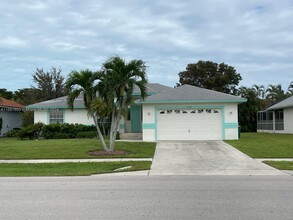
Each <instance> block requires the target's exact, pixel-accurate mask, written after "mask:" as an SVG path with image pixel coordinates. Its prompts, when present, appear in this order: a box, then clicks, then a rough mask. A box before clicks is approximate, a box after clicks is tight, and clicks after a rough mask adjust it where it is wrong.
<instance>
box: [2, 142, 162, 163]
mask: <svg viewBox="0 0 293 220" xmlns="http://www.w3.org/2000/svg"><path fill="white" fill-rule="evenodd" d="M155 147H156V144H155V143H151V142H117V143H116V147H115V150H125V151H128V152H129V154H126V155H112V156H99V157H98V158H153V156H154V152H155ZM93 150H102V146H101V143H100V141H99V140H98V139H58V140H23V141H22V140H18V139H16V138H0V159H1V160H13V159H15V160H16V159H19V160H21V159H88V158H97V157H95V156H90V155H88V152H89V151H93Z"/></svg>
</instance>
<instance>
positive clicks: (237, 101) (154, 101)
mask: <svg viewBox="0 0 293 220" xmlns="http://www.w3.org/2000/svg"><path fill="white" fill-rule="evenodd" d="M246 101H247V99H235V100H234V99H233V100H146V101H141V100H137V101H136V102H135V103H137V104H139V103H141V104H165V103H243V102H246Z"/></svg>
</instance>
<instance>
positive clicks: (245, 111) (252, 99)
mask: <svg viewBox="0 0 293 220" xmlns="http://www.w3.org/2000/svg"><path fill="white" fill-rule="evenodd" d="M239 95H240V96H241V97H243V98H246V99H247V102H244V103H241V104H240V105H239V107H238V109H239V114H238V116H239V124H240V125H241V131H244V132H255V131H256V130H257V112H258V111H260V110H262V109H263V107H264V100H262V99H260V98H259V97H258V92H257V91H256V90H255V87H254V86H253V87H252V88H248V87H244V86H242V87H240V88H239Z"/></svg>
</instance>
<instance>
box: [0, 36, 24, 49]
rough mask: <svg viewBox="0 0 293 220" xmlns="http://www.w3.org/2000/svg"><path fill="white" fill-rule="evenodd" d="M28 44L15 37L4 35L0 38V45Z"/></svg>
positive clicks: (19, 45) (7, 46) (17, 45)
mask: <svg viewBox="0 0 293 220" xmlns="http://www.w3.org/2000/svg"><path fill="white" fill-rule="evenodd" d="M26 46H28V43H27V41H25V40H22V39H20V38H17V37H11V36H8V37H4V38H3V39H1V40H0V47H6V48H9V47H26Z"/></svg>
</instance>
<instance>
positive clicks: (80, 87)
mask: <svg viewBox="0 0 293 220" xmlns="http://www.w3.org/2000/svg"><path fill="white" fill-rule="evenodd" d="M100 79H101V73H100V72H92V71H90V70H88V69H86V70H81V71H79V72H78V71H72V72H71V73H70V74H69V77H68V79H67V81H66V90H67V91H68V97H67V103H68V106H69V107H70V108H71V109H72V110H73V108H74V106H73V104H74V100H75V99H76V98H77V97H78V96H79V95H82V96H83V100H84V105H85V108H86V109H87V112H88V115H89V116H90V117H92V118H93V120H94V123H95V126H96V129H97V132H98V136H99V138H100V141H101V143H102V146H103V149H104V150H106V151H108V150H109V149H108V147H107V145H106V142H105V140H104V137H103V134H102V132H101V129H100V127H99V124H98V118H99V115H97V111H94V109H93V107H92V104H93V100H95V99H96V98H97V91H98V84H97V81H98V80H100Z"/></svg>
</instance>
